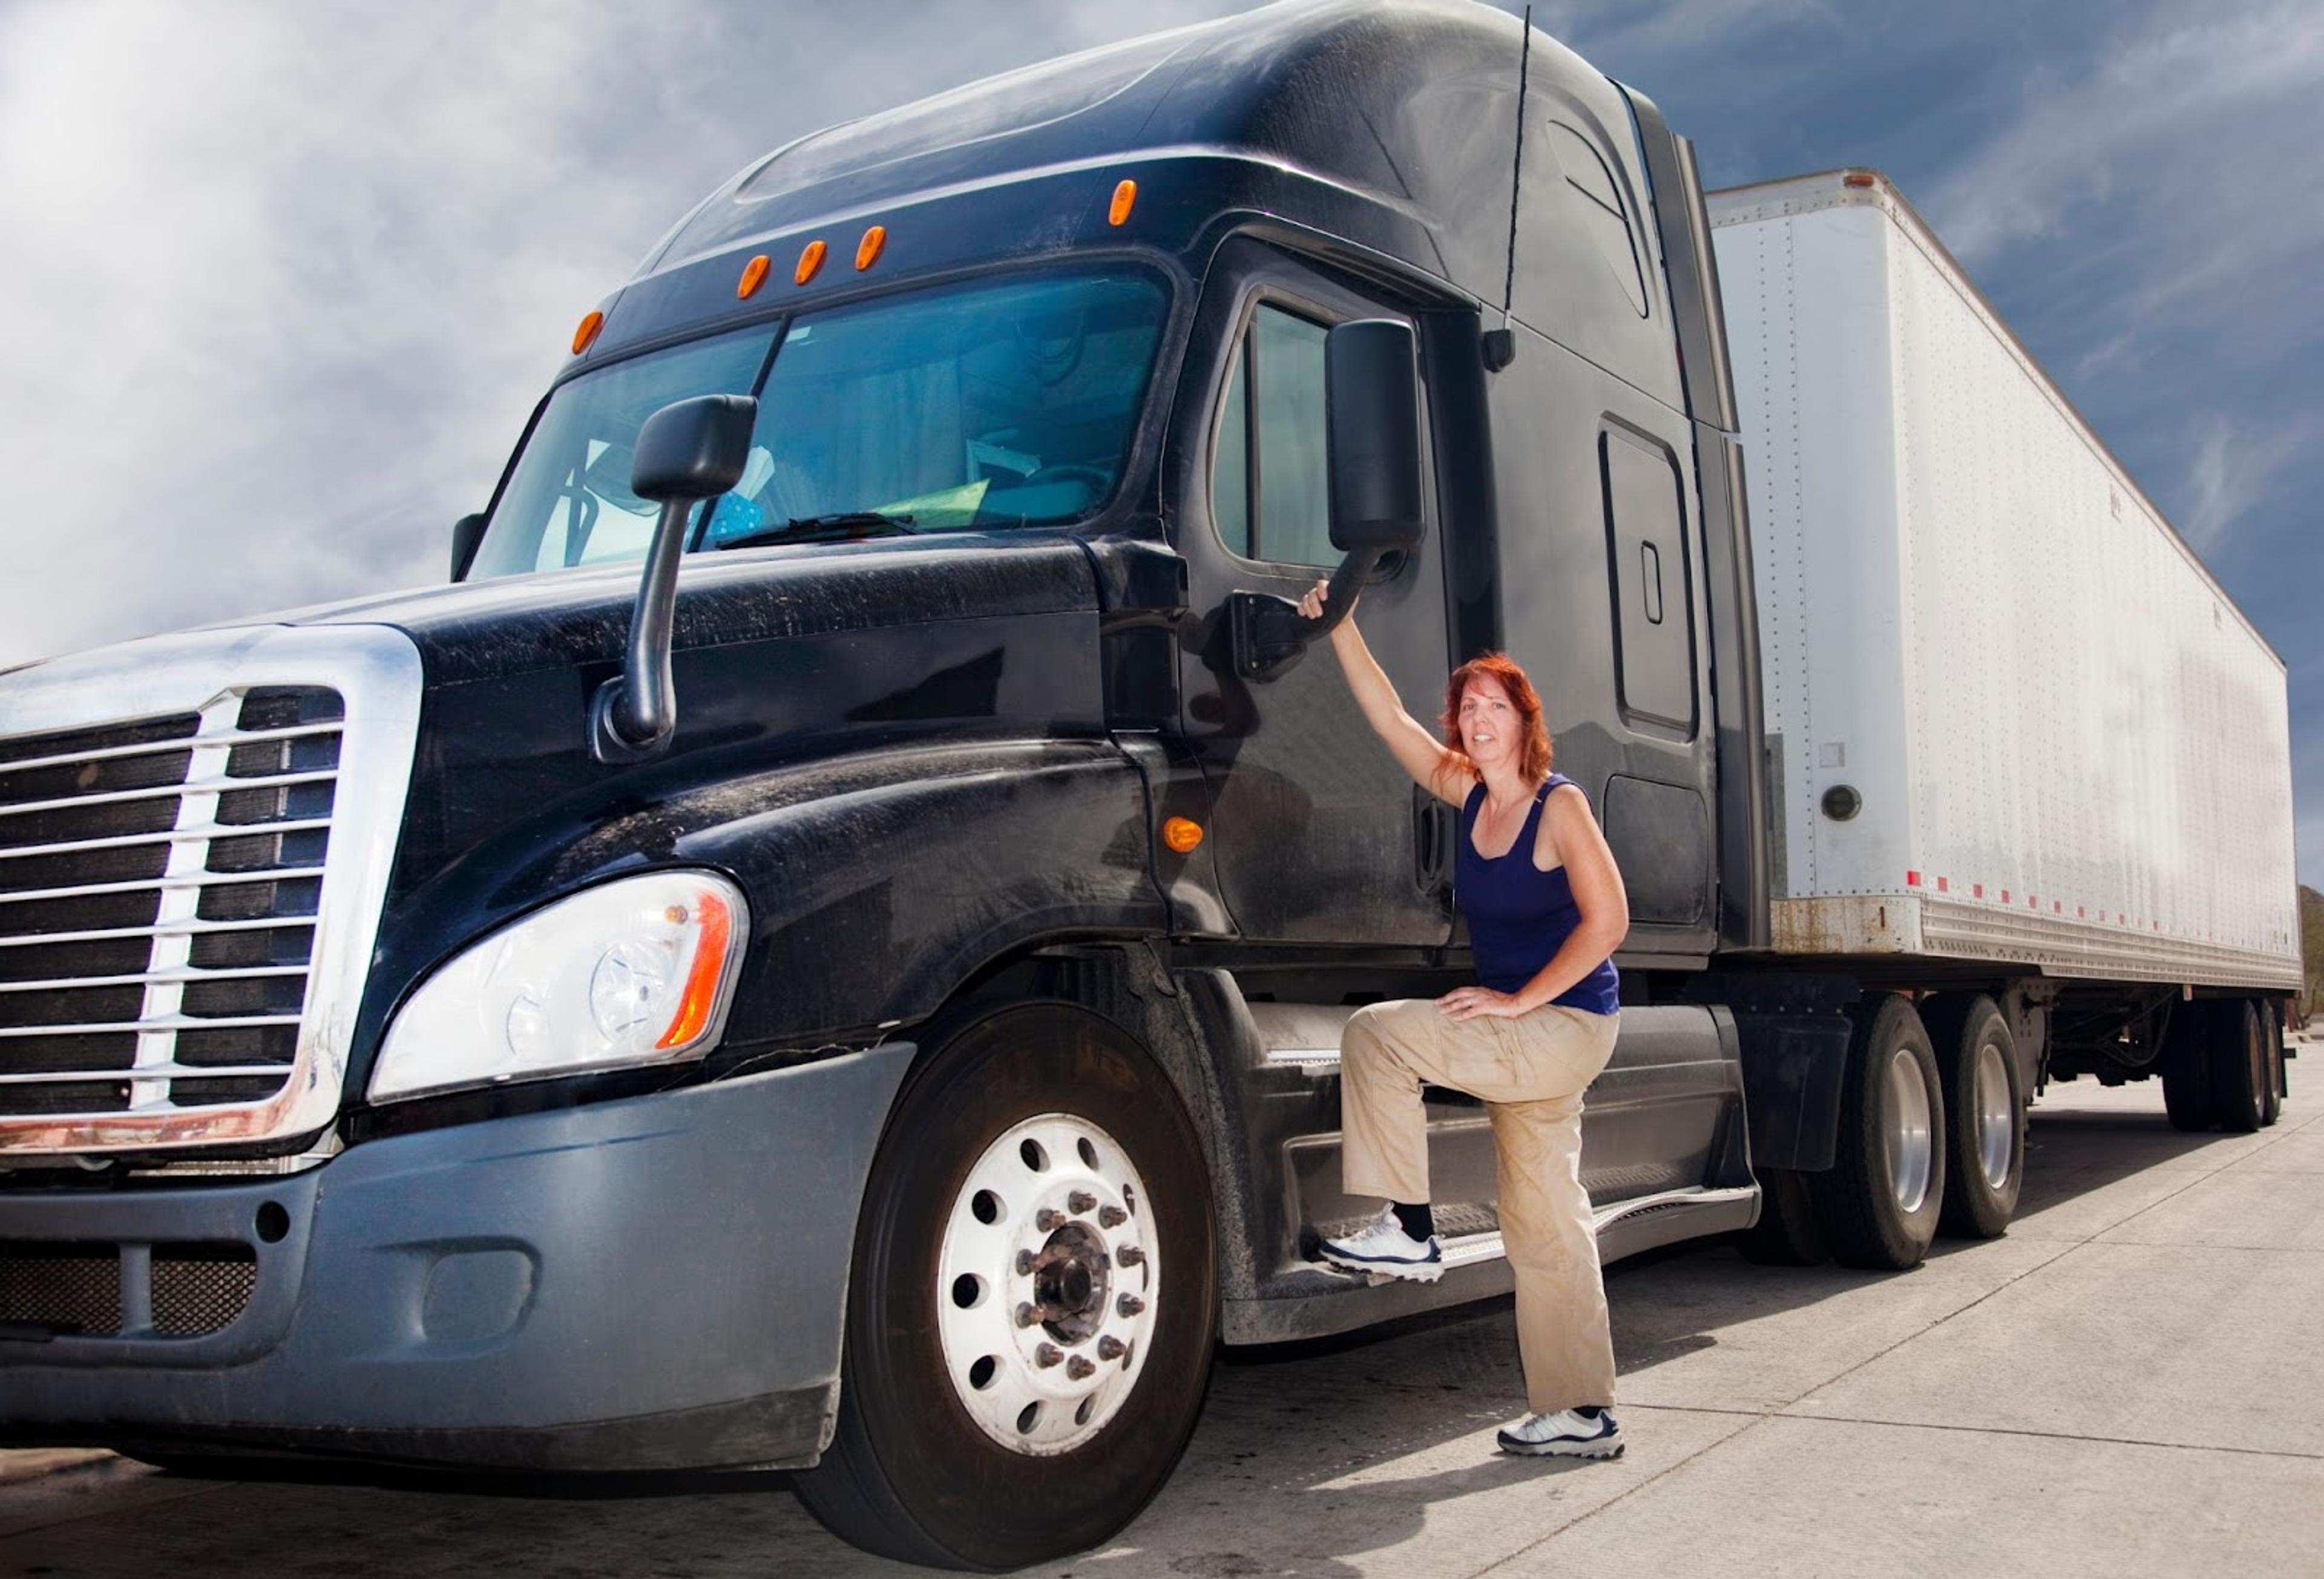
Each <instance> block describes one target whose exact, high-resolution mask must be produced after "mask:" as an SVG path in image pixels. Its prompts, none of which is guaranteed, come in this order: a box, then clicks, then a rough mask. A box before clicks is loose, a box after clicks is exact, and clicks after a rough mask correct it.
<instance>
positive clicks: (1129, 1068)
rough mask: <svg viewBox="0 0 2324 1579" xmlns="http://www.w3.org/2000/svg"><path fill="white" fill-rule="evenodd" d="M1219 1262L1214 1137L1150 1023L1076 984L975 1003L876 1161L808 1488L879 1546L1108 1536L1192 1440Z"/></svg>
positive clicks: (1044, 1555)
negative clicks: (1142, 1033) (841, 1354)
mask: <svg viewBox="0 0 2324 1579" xmlns="http://www.w3.org/2000/svg"><path fill="white" fill-rule="evenodd" d="M1035 1247H1037V1248H1035ZM1217 1269H1218V1254H1217V1248H1216V1243H1215V1229H1214V1227H1213V1211H1212V1201H1211V1187H1210V1177H1209V1173H1208V1169H1207V1168H1206V1167H1205V1165H1204V1162H1203V1147H1202V1141H1201V1138H1200V1136H1199V1135H1198V1133H1197V1132H1196V1131H1195V1128H1194V1121H1193V1120H1192V1119H1191V1118H1189V1117H1188V1116H1187V1113H1186V1110H1185V1106H1184V1104H1183V1103H1181V1102H1180V1101H1179V1099H1178V1096H1177V1094H1176V1091H1175V1090H1174V1089H1173V1088H1172V1086H1171V1084H1170V1081H1169V1079H1168V1077H1167V1076H1166V1075H1165V1074H1164V1073H1163V1071H1162V1069H1161V1068H1160V1067H1159V1066H1158V1065H1157V1064H1156V1063H1155V1061H1154V1060H1153V1059H1152V1058H1151V1057H1148V1055H1147V1053H1146V1051H1145V1049H1144V1048H1141V1047H1140V1046H1139V1044H1138V1042H1137V1040H1136V1039H1134V1038H1133V1037H1131V1036H1130V1034H1129V1033H1128V1032H1126V1031H1124V1030H1121V1029H1120V1028H1119V1027H1118V1026H1116V1025H1114V1024H1113V1023H1112V1022H1111V1021H1110V1020H1105V1019H1103V1018H1102V1017H1101V1016H1099V1015H1096V1014H1093V1013H1092V1012H1090V1011H1087V1010H1084V1009H1082V1008H1079V1007H1077V1006H1074V1005H1071V1004H1065V1003H1030V1004H1020V1005H1016V1006H1012V1007H1010V1008H1006V1009H1002V1010H1001V1011H998V1012H995V1013H992V1014H991V1015H988V1016H986V1017H984V1018H982V1019H980V1020H975V1021H973V1022H972V1023H970V1024H968V1025H966V1026H965V1027H964V1028H963V1029H961V1030H959V1031H957V1032H956V1033H954V1034H953V1035H952V1036H950V1037H949V1038H947V1039H945V1040H944V1041H943V1042H942V1044H941V1045H940V1046H939V1047H937V1048H936V1051H935V1052H934V1053H933V1054H932V1055H930V1056H929V1057H927V1060H926V1061H925V1062H924V1063H923V1064H922V1065H921V1067H920V1069H919V1071H918V1074H917V1075H916V1077H915V1078H914V1079H913V1080H912V1082H911V1083H910V1084H909V1085H907V1086H906V1088H905V1091H904V1093H903V1094H902V1096H901V1097H900V1098H899V1100H898V1102H897V1105H896V1111H895V1113H894V1115H893V1116H892V1118H891V1119H890V1123H889V1126H888V1132H887V1134H886V1136H885V1137H884V1139H883V1140H881V1148H880V1154H879V1157H878V1159H876V1161H875V1162H874V1163H873V1165H872V1170H871V1182H870V1185H869V1186H868V1187H867V1188H866V1190H865V1194H864V1202H863V1211H862V1217H861V1219H860V1221H859V1223H858V1225H857V1230H856V1242H855V1261H854V1270H853V1277H852V1279H851V1286H850V1288H849V1289H848V1296H847V1321H846V1353H845V1359H844V1364H843V1369H842V1390H841V1394H840V1401H839V1413H838V1419H837V1422H836V1425H835V1433H834V1436H833V1438H832V1443H831V1445H830V1447H829V1448H828V1449H827V1450H826V1451H825V1454H824V1455H823V1459H822V1462H821V1463H820V1464H818V1465H816V1467H815V1468H814V1469H811V1470H806V1471H802V1472H799V1473H797V1474H796V1475H794V1477H793V1483H794V1485H795V1486H796V1488H797V1490H798V1495H799V1500H800V1501H803V1502H804V1503H806V1504H807V1508H808V1510H810V1511H812V1512H813V1513H814V1514H815V1515H816V1518H818V1519H821V1520H822V1521H823V1522H824V1523H825V1525H826V1526H827V1527H829V1528H831V1529H832V1530H833V1532H834V1533H835V1534H837V1535H839V1536H840V1537H842V1538H844V1539H846V1540H848V1541H851V1542H853V1543H854V1544H855V1545H856V1546H859V1547H862V1548H864V1549H865V1550H867V1551H870V1552H873V1553H876V1554H878V1555H880V1556H887V1557H894V1558H898V1559H899V1560H902V1561H905V1562H911V1563H920V1564H925V1565H931V1566H936V1567H945V1568H967V1569H981V1570H986V1571H997V1570H1001V1569H1008V1568H1018V1567H1022V1566H1025V1565H1028V1564H1034V1563H1043V1562H1053V1561H1056V1559H1058V1558H1061V1557H1065V1556H1070V1555H1071V1554H1073V1553H1075V1552H1079V1551H1084V1550H1086V1549H1087V1548H1089V1547H1093V1546H1096V1545H1098V1544H1099V1543H1101V1542H1102V1541H1104V1540H1105V1539H1106V1538H1107V1537H1111V1535H1113V1534H1114V1533H1115V1532H1116V1531H1117V1530H1119V1529H1120V1528H1121V1527H1122V1526H1123V1525H1125V1524H1127V1523H1129V1522H1130V1519H1133V1518H1134V1517H1136V1516H1137V1514H1138V1512H1139V1510H1140V1509H1142V1508H1144V1507H1145V1506H1146V1504H1147V1502H1148V1501H1149V1500H1151V1499H1152V1497H1153V1496H1154V1494H1155V1493H1156V1492H1157V1491H1159V1490H1161V1488H1162V1484H1163V1482H1165V1481H1166V1480H1167V1479H1168V1478H1169V1475H1170V1472H1171V1471H1172V1469H1174V1468H1175V1467H1176V1464H1177V1462H1178V1459H1179V1456H1180V1455H1181V1454H1183V1453H1184V1452H1185V1445H1186V1440H1187V1437H1188V1436H1190V1435H1191V1434H1192V1433H1193V1431H1194V1421H1195V1418H1196V1417H1197V1416H1198V1415H1199V1414H1200V1413H1201V1411H1202V1402H1203V1390H1204V1388H1205V1386H1206V1385H1207V1384H1208V1382H1209V1379H1210V1370H1211V1362H1212V1357H1213V1349H1214V1347H1215V1345H1216V1342H1217V1334H1218V1270H1217ZM1045 1279H1046V1281H1045ZM1020 1285H1021V1287H1020ZM1035 1301H1038V1302H1039V1303H1038V1304H1036V1303H1035ZM1028 1313H1030V1314H1028ZM1125 1340H1127V1342H1126V1343H1125ZM979 1351H989V1352H985V1353H979ZM969 1355H974V1356H975V1357H974V1358H967V1357H965V1356H969ZM1077 1400H1078V1401H1077ZM1020 1402H1021V1405H1022V1408H1021V1412H1019V1404H1020ZM1011 1422H1013V1426H1012V1424H1011Z"/></svg>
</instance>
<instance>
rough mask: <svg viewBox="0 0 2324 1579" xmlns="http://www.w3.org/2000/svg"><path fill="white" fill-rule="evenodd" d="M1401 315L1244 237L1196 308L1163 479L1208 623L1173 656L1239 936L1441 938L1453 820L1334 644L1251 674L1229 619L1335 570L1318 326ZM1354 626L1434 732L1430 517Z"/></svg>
mask: <svg viewBox="0 0 2324 1579" xmlns="http://www.w3.org/2000/svg"><path fill="white" fill-rule="evenodd" d="M1401 317H1406V315H1405V314H1402V313H1400V312H1398V311H1397V310H1396V309H1394V308H1393V307H1392V306H1391V305H1389V304H1388V303H1387V302H1385V301H1382V300H1376V299H1373V298H1370V297H1369V296H1367V295H1365V294H1364V293H1362V292H1360V291H1358V290H1356V289H1354V288H1353V287H1352V286H1351V285H1349V284H1346V283H1343V282H1341V281H1339V280H1337V279H1335V278H1333V277H1330V276H1327V275H1325V274H1323V272H1320V271H1318V270H1315V269H1313V268H1310V267H1308V266H1306V265H1305V264H1303V263H1299V262H1297V261H1296V260H1295V259H1293V258H1291V257H1290V256H1289V255H1287V254H1284V253H1281V252H1278V251H1277V250H1275V249H1274V248H1271V247H1268V246H1265V245H1261V244H1259V243H1258V242H1254V241H1249V240H1240V239H1239V240H1236V241H1231V242H1230V243H1228V244H1227V245H1226V246H1224V247H1223V248H1222V249H1221V252H1220V254H1219V258H1218V261H1217V263H1215V264H1214V265H1213V269H1212V272H1211V276H1210V280H1209V282H1208V283H1207V285H1206V287H1205V291H1204V296H1203V305H1202V308H1201V309H1200V311H1199V313H1198V315H1197V321H1196V325H1195V329H1194V341H1193V346H1194V348H1193V350H1191V351H1190V353H1189V355H1188V358H1187V365H1186V374H1185V383H1184V384H1182V386H1181V390H1180V399H1179V401H1178V402H1177V415H1176V419H1175V420H1176V431H1175V432H1174V433H1173V436H1172V442H1173V451H1174V456H1175V457H1176V458H1175V460H1174V464H1173V465H1172V466H1171V470H1170V476H1171V477H1172V478H1173V482H1174V493H1175V503H1176V509H1175V511H1174V512H1173V517H1174V519H1173V521H1172V529H1173V533H1174V536H1175V538H1176V544H1177V548H1178V550H1179V552H1180V553H1181V554H1182V555H1183V556H1184V557H1185V561H1186V577H1187V588H1188V594H1189V597H1190V600H1191V605H1192V607H1193V609H1194V613H1195V614H1197V615H1198V616H1200V617H1201V619H1202V621H1203V625H1202V628H1201V634H1200V636H1199V638H1198V639H1197V640H1195V641H1194V642H1188V643H1185V644H1184V647H1183V650H1182V654H1181V659H1180V662H1181V665H1182V686H1181V696H1182V697H1183V703H1182V706H1183V708H1184V716H1183V720H1182V722H1183V725H1184V728H1185V736H1186V739H1187V742H1188V743H1189V745H1190V747H1191V749H1192V750H1193V751H1194V753H1195V755H1196V757H1197V758H1198V760H1199V761H1200V762H1201V763H1202V767H1203V773H1204V776H1205V777H1206V779H1207V780H1208V783H1209V789H1210V794H1211V799H1212V816H1211V828H1210V840H1211V843H1212V847H1213V851H1214V853H1215V858H1216V863H1217V870H1218V873H1219V882H1220V887H1221V890H1222V894H1223V897H1224V898H1225V900H1226V901H1227V905H1228V908H1229V910H1231V912H1232V914H1233V917H1234V920H1235V923H1236V926H1237V927H1238V928H1239V929H1240V931H1241V932H1242V934H1243V935H1244V936H1245V937H1255V938H1278V939H1284V940H1305V941H1314V942H1334V943H1366V944H1409V945H1435V944H1442V943H1444V942H1445V941H1446V940H1447V939H1448V938H1449V937H1450V935H1451V908H1450V906H1451V872H1450V867H1449V863H1450V859H1451V854H1452V825H1453V820H1454V818H1453V814H1452V809H1451V808H1447V807H1444V806H1443V805H1442V804H1441V803H1439V802H1437V801H1435V800H1434V799H1433V798H1431V797H1428V796H1426V795H1425V794H1423V793H1421V792H1420V791H1419V790H1418V789H1416V787H1415V786H1414V784H1413V783H1412V781H1411V780H1409V779H1407V778H1406V777H1405V774H1404V771H1403V770H1402V769H1401V768H1399V767H1397V764H1396V762H1395V760H1394V759H1393V758H1392V757H1390V756H1389V755H1388V751H1387V748H1386V747H1384V746H1383V745H1381V744H1380V743H1379V740H1378V738H1377V737H1375V736H1374V735H1373V734H1372V732H1371V730H1370V727H1369V725H1366V724H1365V722H1364V719H1363V716H1362V714H1361V713H1360V712H1359V711H1358V710H1357V707H1356V704H1355V699H1354V697H1352V695H1351V693H1350V692H1349V689H1348V686H1347V682H1346V679H1344V677H1343V676H1342V674H1341V671H1340V666H1339V662H1338V660H1337V659H1336V658H1335V657H1334V655H1333V652H1332V651H1331V649H1330V644H1329V643H1328V642H1315V643H1314V644H1313V645H1311V646H1310V647H1309V648H1308V649H1307V650H1306V651H1305V652H1303V653H1302V654H1300V655H1299V656H1298V657H1297V658H1296V659H1295V660H1292V661H1291V662H1290V663H1289V664H1288V665H1286V666H1285V667H1284V668H1283V669H1280V670H1279V671H1277V672H1275V673H1272V674H1270V675H1268V676H1265V677H1259V676H1250V675H1245V674H1243V673H1240V672H1239V670H1238V667H1237V664H1236V661H1235V655H1234V651H1233V642H1232V636H1231V618H1230V615H1229V613H1228V605H1229V602H1230V600H1231V598H1232V597H1233V596H1235V595H1236V594H1238V593H1261V594H1274V595H1276V596H1281V597H1286V598H1292V599H1296V598H1297V597H1298V596H1300V595H1301V594H1302V593H1303V592H1305V590H1306V589H1307V587H1308V586H1312V585H1313V584H1314V580H1315V578H1316V577H1318V576H1325V575H1329V574H1330V572H1331V570H1332V568H1333V567H1335V566H1336V565H1337V564H1338V563H1339V562H1340V558H1341V556H1340V555H1339V554H1338V553H1337V552H1336V551H1334V550H1333V548H1332V543H1331V535H1330V531H1329V526H1328V521H1327V516H1326V504H1327V498H1326V484H1325V470H1324V459H1325V451H1324V444H1325V433H1324V408H1323V340H1324V335H1325V333H1326V331H1327V330H1328V329H1329V328H1330V327H1331V326H1332V325H1333V324H1335V323H1340V322H1344V321H1347V320H1349V319H1366V318H1401ZM1432 492H1433V490H1432ZM1356 620H1357V623H1358V625H1359V627H1360V629H1361V630H1362V632H1363V634H1364V639H1365V641H1366V642H1369V645H1370V647H1371V650H1372V652H1373V654H1374V655H1375V656H1376V657H1378V658H1379V661H1380V664H1381V666H1382V667H1383V668H1384V669H1387V671H1388V678H1389V679H1391V680H1393V681H1394V682H1395V684H1396V688H1397V693H1398V694H1399V695H1400V696H1401V697H1403V698H1404V703H1405V706H1406V708H1407V709H1408V710H1409V711H1410V712H1411V713H1412V715H1413V716H1415V717H1416V718H1419V719H1422V720H1423V721H1425V722H1428V723H1430V724H1431V725H1432V726H1433V724H1434V719H1435V716H1436V715H1437V713H1438V711H1439V710H1440V709H1441V708H1442V706H1443V688H1444V679H1445V676H1446V673H1447V672H1448V668H1449V665H1448V662H1447V658H1448V652H1449V643H1448V641H1447V637H1446V630H1445V598H1444V582H1443V569H1442V550H1441V534H1440V532H1439V531H1438V530H1437V528H1436V525H1435V522H1434V520H1433V519H1432V521H1431V522H1429V527H1428V532H1427V536H1426V537H1425V539H1424V540H1423V541H1422V543H1421V546H1420V547H1419V549H1416V550H1415V551H1414V552H1412V553H1410V554H1408V555H1403V556H1397V557H1395V558H1392V559H1390V560H1389V561H1388V562H1387V563H1386V564H1384V565H1383V566H1382V567H1381V568H1380V569H1379V572H1377V573H1376V574H1375V576H1374V577H1373V579H1372V581H1371V583H1370V585H1369V586H1367V587H1366V588H1365V590H1364V592H1363V595H1362V598H1361V601H1360V603H1359V605H1358V606H1357V610H1356Z"/></svg>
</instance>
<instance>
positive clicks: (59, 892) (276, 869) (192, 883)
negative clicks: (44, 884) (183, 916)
mask: <svg viewBox="0 0 2324 1579" xmlns="http://www.w3.org/2000/svg"><path fill="white" fill-rule="evenodd" d="M322 869H323V863H321V862H320V861H310V862H302V863H300V864H299V865H296V866H262V867H259V868H258V869H257V870H255V871H253V872H189V873H182V874H180V875H179V876H176V877H168V876H163V877H149V878H147V879H145V880H144V881H143V882H89V883H83V884H81V885H80V886H78V887H77V888H21V889H0V905H21V904H31V903H32V902H34V901H36V900H73V899H82V898H86V897H87V896H88V895H90V894H106V893H152V892H153V891H156V890H160V891H162V892H165V893H166V892H168V891H171V890H172V889H187V888H193V889H201V888H244V887H247V886H249V885H250V884H252V883H254V882H286V881H289V882H296V881H297V880H298V879H300V878H301V877H312V876H314V875H315V874H316V873H318V872H320V871H322Z"/></svg>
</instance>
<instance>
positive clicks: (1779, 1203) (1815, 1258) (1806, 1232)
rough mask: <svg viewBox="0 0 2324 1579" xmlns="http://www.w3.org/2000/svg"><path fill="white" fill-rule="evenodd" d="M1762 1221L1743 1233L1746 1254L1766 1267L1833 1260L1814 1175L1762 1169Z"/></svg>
mask: <svg viewBox="0 0 2324 1579" xmlns="http://www.w3.org/2000/svg"><path fill="white" fill-rule="evenodd" d="M1756 1171H1757V1175H1758V1178H1759V1220H1758V1221H1757V1223H1753V1224H1752V1225H1751V1229H1750V1232H1748V1233H1746V1234H1744V1236H1743V1244H1742V1249H1743V1255H1744V1259H1745V1260H1753V1261H1757V1262H1758V1263H1759V1265H1761V1266H1763V1267H1820V1266H1821V1265H1822V1264H1823V1263H1824V1262H1826V1261H1828V1260H1831V1251H1830V1250H1828V1249H1826V1248H1825V1246H1824V1242H1823V1229H1822V1228H1821V1226H1819V1225H1818V1223H1817V1222H1816V1213H1815V1202H1814V1201H1813V1200H1812V1198H1811V1197H1810V1195H1809V1191H1808V1180H1809V1177H1811V1176H1809V1175H1807V1174H1804V1173H1802V1172H1800V1171H1799V1170H1798V1169H1797V1168H1758V1169H1757V1170H1756Z"/></svg>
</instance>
